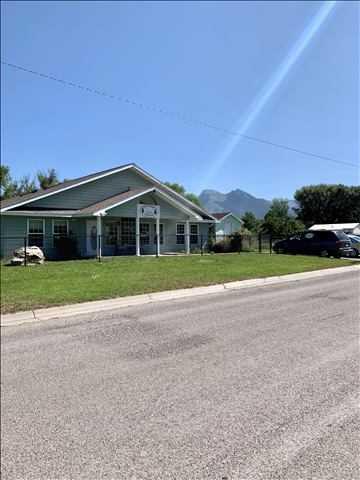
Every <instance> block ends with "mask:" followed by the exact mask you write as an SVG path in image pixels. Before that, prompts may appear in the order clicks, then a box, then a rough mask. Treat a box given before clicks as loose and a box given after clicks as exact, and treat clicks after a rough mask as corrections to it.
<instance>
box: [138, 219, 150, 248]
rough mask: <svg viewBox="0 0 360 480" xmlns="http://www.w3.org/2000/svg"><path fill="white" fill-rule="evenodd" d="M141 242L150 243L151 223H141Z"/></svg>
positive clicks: (143, 243) (142, 243)
mask: <svg viewBox="0 0 360 480" xmlns="http://www.w3.org/2000/svg"><path fill="white" fill-rule="evenodd" d="M140 244H141V245H149V244H150V223H140Z"/></svg>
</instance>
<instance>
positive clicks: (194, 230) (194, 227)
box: [190, 223, 199, 244]
mask: <svg viewBox="0 0 360 480" xmlns="http://www.w3.org/2000/svg"><path fill="white" fill-rule="evenodd" d="M198 241H199V225H198V224H197V223H192V224H191V225H190V243H192V244H194V243H198Z"/></svg>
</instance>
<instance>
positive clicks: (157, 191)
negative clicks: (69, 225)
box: [78, 187, 202, 220]
mask: <svg viewBox="0 0 360 480" xmlns="http://www.w3.org/2000/svg"><path fill="white" fill-rule="evenodd" d="M148 193H157V194H158V195H159V196H160V197H161V196H162V197H164V198H166V200H167V201H168V202H169V203H171V204H173V205H174V206H175V207H177V208H178V209H179V210H183V211H184V212H185V213H187V214H188V215H189V214H190V215H191V216H192V217H194V218H196V219H200V220H202V218H201V217H200V216H199V215H197V214H196V212H194V211H192V210H189V209H188V208H187V207H184V206H183V205H181V203H180V202H178V201H177V200H175V199H174V198H172V197H170V196H169V195H168V194H167V193H165V192H162V191H161V190H159V189H158V188H156V187H151V188H149V189H147V190H144V191H143V192H140V193H136V194H135V195H133V196H131V197H128V198H126V199H124V200H121V201H120V202H116V203H114V204H112V205H109V206H108V207H106V208H102V209H101V210H97V211H95V212H94V213H93V215H95V216H97V215H106V212H107V211H108V210H111V209H113V208H115V207H118V206H120V205H122V204H124V203H127V202H130V201H131V200H134V199H135V198H138V197H142V196H143V195H146V194H148ZM78 216H81V215H78ZM87 216H88V215H87Z"/></svg>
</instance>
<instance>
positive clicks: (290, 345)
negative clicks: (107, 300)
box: [1, 272, 360, 480]
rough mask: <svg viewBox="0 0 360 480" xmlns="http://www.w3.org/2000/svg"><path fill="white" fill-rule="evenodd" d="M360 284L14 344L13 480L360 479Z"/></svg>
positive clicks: (252, 293)
mask: <svg viewBox="0 0 360 480" xmlns="http://www.w3.org/2000/svg"><path fill="white" fill-rule="evenodd" d="M359 288H360V284H359V274H358V273H356V272H349V273H345V274H341V275H334V276H328V277H324V278H322V279H316V280H304V281H301V282H298V283H291V284H286V285H281V286H280V285H279V286H267V287H261V288H259V289H252V290H241V291H232V292H229V293H222V294H220V295H218V294H216V295H209V296H208V297H206V298H205V297H195V298H192V299H182V300H178V301H171V302H162V303H158V304H148V305H145V306H142V307H131V308H126V309H121V310H119V311H115V312H111V313H109V312H107V313H106V314H101V315H100V314H96V315H92V316H89V315H87V316H78V317H74V318H70V319H65V320H64V319H63V320H54V321H48V322H46V323H44V324H32V325H24V326H18V327H11V328H10V327H8V328H5V329H3V337H2V383H3V386H2V456H1V460H2V464H3V466H2V477H3V479H4V480H5V479H19V478H22V479H26V480H30V479H44V480H45V479H50V478H51V479H62V480H65V479H66V480H68V479H87V480H96V479H127V480H129V479H136V480H142V479H161V480H163V479H177V480H182V479H184V480H185V479H186V480H190V479H199V480H200V479H201V480H203V479H219V480H220V479H229V480H230V479H241V480H243V479H246V480H247V479H264V480H265V479H266V480H269V479H289V480H300V479H301V480H305V479H309V480H310V479H312V480H314V479H316V480H320V479H339V480H345V479H355V478H358V473H359V472H358V464H357V460H356V459H357V455H358V452H359V447H360V445H359V436H358V434H357V423H356V420H357V418H356V417H357V412H358V408H357V405H358V403H357V402H358V400H357V392H358V389H359V364H358V353H359V351H358V350H359V345H358V341H359V335H358V334H359V330H358V328H359V326H358V322H359Z"/></svg>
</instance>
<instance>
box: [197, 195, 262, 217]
mask: <svg viewBox="0 0 360 480" xmlns="http://www.w3.org/2000/svg"><path fill="white" fill-rule="evenodd" d="M199 200H200V202H201V204H202V205H203V207H204V208H205V209H206V210H207V211H208V212H212V213H215V212H228V211H231V212H233V213H236V214H237V215H239V216H241V215H243V214H244V213H245V212H253V214H254V215H255V216H256V217H258V218H262V217H263V216H264V215H265V213H266V212H267V211H268V210H269V207H270V205H271V201H270V200H265V199H264V198H256V197H254V196H253V195H250V193H247V192H244V191H243V190H239V189H236V190H232V191H231V192H229V193H221V192H218V191H216V190H203V191H202V192H201V194H200V196H199Z"/></svg>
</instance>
